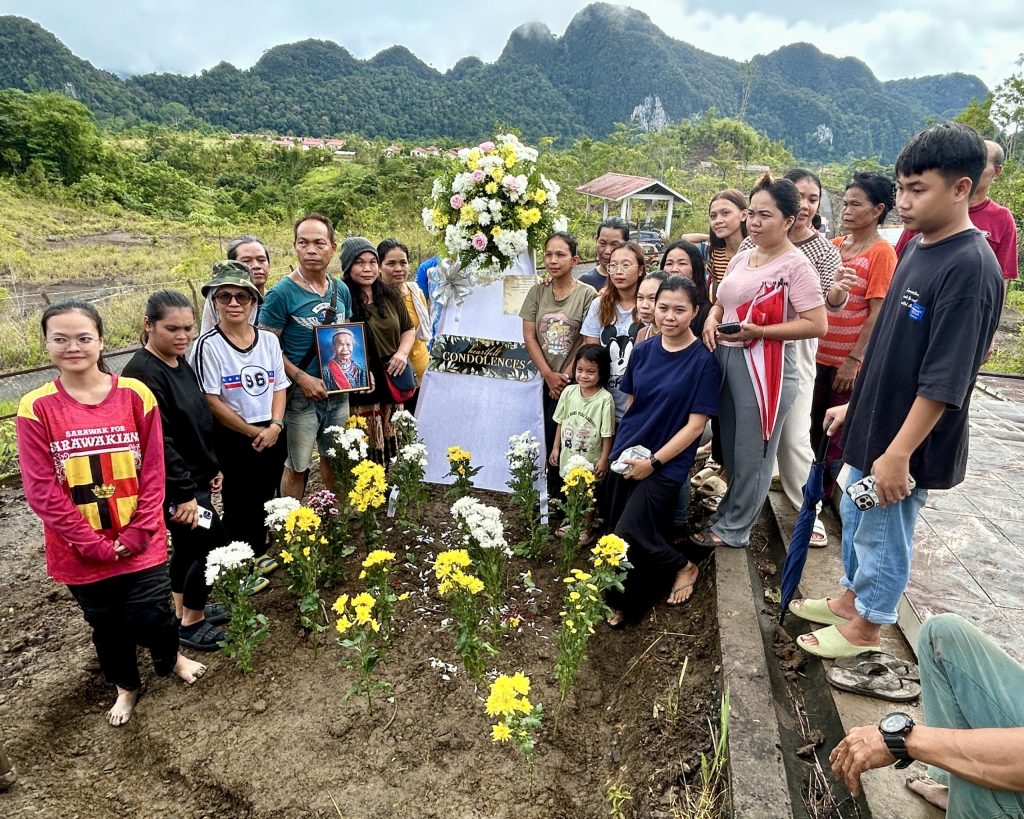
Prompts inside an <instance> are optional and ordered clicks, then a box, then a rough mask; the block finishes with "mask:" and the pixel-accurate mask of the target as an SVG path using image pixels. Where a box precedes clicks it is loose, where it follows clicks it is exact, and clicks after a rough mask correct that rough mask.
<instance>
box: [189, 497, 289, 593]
mask: <svg viewBox="0 0 1024 819" xmlns="http://www.w3.org/2000/svg"><path fill="white" fill-rule="evenodd" d="M293 500H294V499H293ZM253 557H254V555H253V552H252V547H250V546H249V544H248V543H244V542H242V541H241V540H235V541H232V542H231V543H229V544H228V545H227V546H219V547H217V548H216V549H211V550H210V553H209V554H208V555H207V556H206V585H207V586H212V585H213V584H214V582H216V580H217V578H218V577H219V576H220V573H221V572H222V571H224V570H226V569H233V568H235V566H242V565H244V563H245V561H247V560H252V559H253Z"/></svg>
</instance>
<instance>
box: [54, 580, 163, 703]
mask: <svg viewBox="0 0 1024 819" xmlns="http://www.w3.org/2000/svg"><path fill="white" fill-rule="evenodd" d="M68 590H69V591H70V592H71V594H72V595H73V596H74V598H75V600H77V601H78V605H79V606H81V607H82V614H84V615H85V621H86V622H87V623H88V624H89V625H90V626H92V642H93V645H94V646H96V656H97V657H98V658H99V661H100V669H101V670H102V671H103V676H104V677H106V679H107V681H108V682H111V683H113V684H114V685H119V686H120V687H121V688H123V689H125V690H126V691H137V690H138V689H139V686H141V685H142V681H141V680H140V678H139V664H138V661H137V659H136V657H135V647H136V646H144V647H145V648H148V649H149V653H150V656H151V657H152V658H153V670H154V671H155V672H156V674H157V676H159V677H166V676H167V675H168V674H170V673H171V670H172V669H173V668H174V663H175V661H176V660H177V659H178V625H177V623H176V621H175V619H174V612H173V611H172V610H171V584H170V580H169V578H168V576H167V566H166V565H164V564H163V563H161V564H160V565H159V566H153V567H152V568H149V569H143V570H142V571H139V572H132V573H130V574H120V575H117V576H115V577H108V578H107V579H106V580H97V581H96V582H95V583H82V584H80V585H74V586H68Z"/></svg>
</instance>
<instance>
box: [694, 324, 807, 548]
mask: <svg viewBox="0 0 1024 819" xmlns="http://www.w3.org/2000/svg"><path fill="white" fill-rule="evenodd" d="M715 355H716V357H717V358H718V366H719V368H720V369H721V371H722V389H721V393H720V395H719V399H718V423H719V428H720V431H721V435H722V457H723V459H724V461H725V462H724V463H723V464H722V466H724V467H725V471H726V476H727V478H728V482H729V491H728V492H726V493H725V497H723V498H722V502H721V504H719V507H718V512H717V513H715V515H714V517H712V519H711V522H712V526H711V530H712V531H713V532H714V533H715V534H716V535H718V537H720V538H721V539H722V540H724V541H725V543H726V544H727V545H729V546H735V547H737V548H742V547H744V546H746V545H747V541H749V540H750V530H751V529H752V528H753V526H754V521H756V520H757V516H758V515H759V514H760V513H761V507H762V506H763V505H764V499H765V498H766V497H768V488H769V486H771V482H772V467H773V466H774V464H775V453H776V452H777V450H778V448H779V437H780V435H781V434H782V427H783V424H784V423H785V421H786V416H787V415H788V414H789V410H790V407H792V406H793V400H794V399H795V398H796V393H797V386H798V382H799V374H798V373H797V370H796V358H795V351H794V350H793V346H792V345H790V344H787V345H786V348H785V353H784V359H785V361H784V365H783V368H782V372H783V378H782V396H781V398H780V400H779V413H778V417H777V418H776V420H775V429H774V431H773V432H772V437H771V439H769V441H768V447H767V451H766V449H765V442H764V436H763V434H762V432H761V413H760V410H759V409H758V407H757V397H756V396H755V394H754V386H753V384H752V383H751V381H750V373H749V371H748V370H747V362H746V360H745V359H744V356H743V349H742V348H741V347H726V346H724V345H721V344H719V345H718V347H717V348H716V350H715Z"/></svg>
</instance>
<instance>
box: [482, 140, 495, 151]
mask: <svg viewBox="0 0 1024 819" xmlns="http://www.w3.org/2000/svg"><path fill="white" fill-rule="evenodd" d="M480 150H481V151H483V152H484V153H485V154H489V153H490V152H491V151H493V150H494V143H493V142H491V141H490V140H488V141H487V142H481V143H480Z"/></svg>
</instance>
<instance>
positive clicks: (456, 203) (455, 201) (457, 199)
mask: <svg viewBox="0 0 1024 819" xmlns="http://www.w3.org/2000/svg"><path fill="white" fill-rule="evenodd" d="M448 203H449V204H450V205H451V206H452V207H453V208H455V209H456V210H458V209H459V208H461V207H462V206H463V205H465V204H466V200H465V199H463V198H462V197H461V196H459V195H458V194H455V196H453V197H452V198H451V199H449V200H448Z"/></svg>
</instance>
